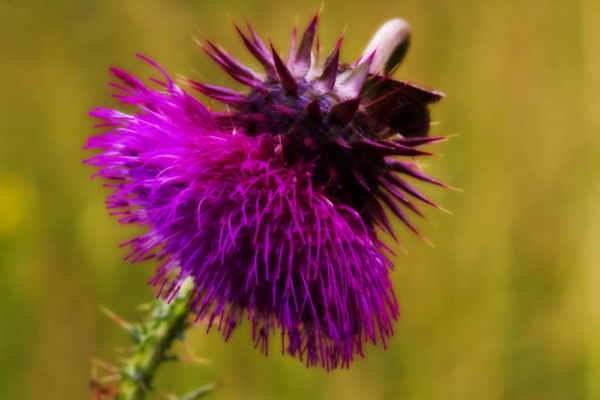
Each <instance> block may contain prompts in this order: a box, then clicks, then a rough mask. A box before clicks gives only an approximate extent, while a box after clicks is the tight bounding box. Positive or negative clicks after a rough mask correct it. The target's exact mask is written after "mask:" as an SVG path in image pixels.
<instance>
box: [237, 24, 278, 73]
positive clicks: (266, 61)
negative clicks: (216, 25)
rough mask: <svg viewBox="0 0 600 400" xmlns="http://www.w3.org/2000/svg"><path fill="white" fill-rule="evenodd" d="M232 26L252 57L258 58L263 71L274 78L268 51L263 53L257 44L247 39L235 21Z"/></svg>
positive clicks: (273, 68) (273, 69)
mask: <svg viewBox="0 0 600 400" xmlns="http://www.w3.org/2000/svg"><path fill="white" fill-rule="evenodd" d="M233 26H234V27H235V29H236V30H237V32H238V33H239V35H240V37H241V38H242V41H243V42H244V45H245V46H246V48H247V49H248V51H249V52H250V53H251V54H252V56H254V58H256V59H257V60H258V62H259V63H261V65H262V66H263V68H264V69H265V72H266V73H267V76H268V77H269V78H275V76H276V73H275V67H274V66H273V62H272V61H271V55H270V54H269V53H263V51H262V50H261V49H260V48H259V46H257V45H256V44H254V43H252V42H251V41H250V39H248V38H247V37H246V35H244V33H243V32H242V31H241V30H240V28H238V26H237V25H236V24H235V23H234V24H233Z"/></svg>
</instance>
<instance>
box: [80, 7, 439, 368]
mask: <svg viewBox="0 0 600 400" xmlns="http://www.w3.org/2000/svg"><path fill="white" fill-rule="evenodd" d="M317 19H318V15H317V17H315V18H314V19H313V21H312V22H311V23H310V25H309V27H308V29H307V30H306V32H305V33H304V35H303V37H302V39H301V40H300V42H299V44H298V45H296V40H295V34H294V38H293V41H292V48H291V51H290V56H289V58H288V60H287V62H284V61H283V60H282V58H281V57H280V56H279V55H278V53H277V52H276V51H275V50H274V49H273V47H272V46H270V47H271V49H270V50H269V49H268V48H267V46H266V45H265V44H264V43H263V42H262V41H261V40H260V39H259V38H258V36H257V35H256V33H255V32H254V31H253V30H252V28H251V27H250V26H248V29H249V36H250V37H248V36H247V35H245V34H244V33H242V31H241V30H240V29H239V28H237V27H236V29H237V31H238V32H239V34H240V36H241V38H242V40H243V42H244V44H245V45H246V47H247V48H248V50H249V51H250V52H251V53H252V55H253V56H254V57H255V58H256V59H257V60H258V61H259V62H260V64H261V65H262V66H263V68H264V74H259V73H257V72H255V71H254V70H251V69H249V68H247V67H246V66H244V65H242V64H241V63H239V62H238V61H236V60H235V59H234V58H232V57H231V56H229V55H228V54H227V53H226V52H225V51H224V50H222V49H221V48H220V47H218V46H216V45H214V44H212V43H211V42H210V41H207V44H208V47H210V49H209V48H207V47H205V46H204V45H202V44H201V46H202V48H203V49H204V50H205V51H206V52H207V54H208V55H209V56H210V57H212V58H213V59H214V60H215V61H216V62H217V64H218V65H219V66H221V68H223V69H224V70H225V71H226V72H227V73H229V74H230V75H231V76H232V77H233V78H234V79H236V80H237V81H239V82H241V83H243V84H244V85H246V86H247V87H248V88H249V90H248V92H247V93H239V92H236V91H233V90H231V89H226V88H221V87H216V86H210V85H207V84H204V83H200V82H196V81H192V80H188V81H187V83H188V84H189V85H190V86H191V87H192V88H194V89H196V90H198V91H200V92H201V93H202V94H204V95H206V96H208V97H210V98H212V99H214V100H217V101H220V102H222V103H225V104H226V105H227V110H228V112H227V113H218V112H214V111H210V110H209V109H207V108H206V107H205V106H204V105H203V104H202V103H201V102H199V101H198V100H197V99H195V98H194V97H192V96H191V95H190V94H188V93H186V92H185V91H183V90H182V89H180V88H179V87H178V86H177V85H176V84H175V83H174V82H173V81H172V80H171V78H170V77H169V76H168V75H167V74H166V73H165V77H166V81H165V82H159V83H160V84H161V85H162V86H163V87H162V89H161V90H155V89H152V88H149V87H147V86H146V85H144V84H143V83H142V82H141V81H139V80H138V79H136V78H134V77H133V76H131V75H129V74H127V73H125V72H123V71H121V70H118V69H112V72H113V74H115V75H116V76H117V77H118V78H120V79H121V80H122V81H123V82H124V83H125V85H126V86H125V87H120V86H119V88H120V89H121V90H122V91H123V93H122V94H120V95H119V96H118V97H119V98H120V100H121V102H122V103H128V104H133V105H135V106H137V107H138V108H139V112H138V113H137V114H134V115H132V114H125V113H122V112H119V111H116V110H111V109H102V108H97V109H95V110H94V111H92V112H91V113H90V114H91V115H93V116H96V117H99V118H101V119H103V120H105V121H106V124H103V125H111V126H116V128H115V129H114V130H112V131H110V132H108V133H106V134H103V135H101V136H97V137H94V138H91V139H90V140H89V142H88V147H92V148H99V149H101V153H100V154H99V155H97V156H95V157H92V158H91V159H89V160H87V162H88V163H89V164H92V165H95V166H98V167H100V171H99V173H98V174H99V175H100V176H102V177H104V178H107V179H110V180H113V181H114V182H115V184H114V185H112V186H114V188H115V193H114V194H112V195H110V196H109V200H108V204H109V208H111V209H112V208H114V209H117V210H118V211H117V212H116V214H121V215H123V218H122V219H121V222H122V223H137V224H139V225H144V226H148V231H147V233H146V234H145V235H143V236H141V237H138V238H136V239H134V240H133V241H131V242H130V243H131V244H132V245H133V246H134V251H133V252H132V253H131V255H130V256H129V257H131V258H132V260H133V261H139V260H144V259H148V258H158V259H161V260H163V262H162V266H161V267H160V268H159V270H158V273H157V275H156V278H155V279H154V280H153V281H152V282H153V283H154V284H161V286H164V285H165V283H166V282H167V281H168V280H169V278H170V276H171V275H172V273H173V272H175V274H174V276H173V277H172V278H174V279H173V282H174V283H173V286H172V290H171V291H170V293H175V292H176V291H177V285H178V284H179V283H180V282H182V281H183V279H185V278H187V277H190V276H191V277H193V279H194V281H195V284H196V291H195V295H194V296H193V299H192V305H193V308H194V310H195V311H196V312H197V313H198V316H199V317H207V318H208V319H209V321H210V324H211V325H212V324H213V323H217V324H218V326H219V329H220V330H222V331H223V333H224V335H225V337H226V338H229V336H230V334H231V332H232V331H233V330H234V328H235V327H236V326H237V325H239V324H240V323H241V322H242V321H243V320H244V319H248V320H250V321H251V323H252V326H253V335H254V338H255V340H256V344H257V346H259V345H260V346H261V348H262V350H263V351H264V352H265V353H266V352H267V349H268V339H269V337H271V336H272V335H273V334H280V335H281V336H282V341H283V343H282V345H283V346H284V347H283V349H284V351H287V352H288V353H289V354H291V355H292V356H298V357H299V358H301V359H304V360H305V361H306V363H307V365H316V364H318V363H320V364H321V365H323V366H324V367H326V368H328V369H329V368H335V367H337V366H340V365H341V366H348V365H349V363H350V361H351V360H352V359H353V356H354V354H359V355H361V356H362V354H363V347H362V346H363V343H364V342H366V341H371V342H373V343H376V341H377V340H378V339H379V338H381V340H382V341H385V338H387V337H389V336H390V335H391V334H392V333H393V330H392V320H395V319H396V318H397V317H398V305H397V302H396V299H395V296H394V292H393V290H392V286H391V283H390V280H389V276H388V271H389V270H390V269H391V267H392V265H391V263H390V261H389V260H388V259H387V258H386V256H385V255H384V251H385V250H387V249H386V248H385V246H384V245H383V244H382V243H381V242H380V241H379V240H378V238H377V236H376V228H377V227H379V228H381V230H385V231H388V232H389V233H390V234H391V235H393V236H394V238H395V235H394V233H393V232H392V229H391V224H390V222H389V219H388V216H387V215H386V213H385V211H384V208H383V207H382V204H385V205H386V206H387V207H388V208H389V209H390V211H391V212H392V213H393V214H394V215H396V216H397V217H398V218H400V219H401V220H402V221H403V222H404V223H405V224H406V225H407V226H408V227H409V228H410V229H412V230H413V231H415V232H417V231H416V229H415V228H414V226H413V225H412V223H411V222H410V221H409V220H408V218H407V217H406V215H405V211H404V210H406V209H408V210H411V211H412V212H415V213H417V214H419V215H422V214H421V211H420V209H419V208H418V207H417V205H415V204H414V203H413V200H412V199H411V198H415V199H417V200H420V201H422V202H425V203H428V204H430V205H434V204H433V203H432V202H431V201H429V200H428V199H427V198H425V197H424V196H423V195H422V194H420V193H419V192H418V191H417V190H416V189H414V188H413V187H412V186H411V185H409V184H408V183H407V182H406V181H405V180H404V179H403V178H402V177H401V175H399V174H398V173H400V174H403V175H407V176H410V177H412V178H416V179H419V180H422V181H427V182H431V183H434V184H438V185H441V186H443V185H442V184H441V183H439V182H437V181H435V180H433V179H431V178H429V177H428V176H426V175H425V174H423V173H422V172H420V171H419V170H418V169H417V168H415V167H414V166H413V164H411V163H409V162H406V161H403V160H402V159H398V156H400V157H402V156H404V157H415V156H422V155H429V154H430V153H427V152H424V151H422V150H420V149H418V148H419V147H420V146H422V145H425V144H428V143H431V142H435V141H439V140H440V139H441V138H430V137H427V132H428V129H429V111H428V108H427V106H428V104H429V103H432V102H435V101H437V100H439V99H440V98H441V96H442V94H441V93H438V92H435V91H431V90H426V89H423V88H420V87H417V86H414V85H411V84H408V83H406V82H401V81H396V80H393V79H391V78H390V76H389V72H390V71H391V70H392V68H393V67H394V65H395V64H396V63H397V62H399V61H400V59H401V58H402V56H403V53H404V52H405V51H406V45H407V38H408V30H407V29H408V28H407V25H406V24H405V23H404V22H403V21H401V20H394V21H392V22H390V23H388V24H386V25H385V26H384V28H385V29H384V30H383V32H384V33H386V32H387V34H385V35H383V37H384V39H386V40H385V41H382V39H381V37H382V34H381V32H380V33H379V34H378V35H379V39H377V38H378V36H377V35H376V37H375V39H374V40H375V42H376V43H375V45H377V44H379V46H375V47H377V49H375V50H374V51H370V50H369V53H368V54H366V55H365V56H364V57H362V58H361V59H360V60H359V61H357V62H356V63H355V64H354V65H346V64H342V63H340V62H339V51H340V45H341V39H340V41H339V42H338V44H337V45H336V46H335V48H334V49H333V51H332V52H331V53H330V54H329V55H328V56H327V57H326V58H325V59H324V60H323V61H321V60H320V57H319V48H318V47H319V46H318V42H317V48H316V49H315V48H314V46H313V42H314V38H315V32H316V24H317ZM390 32H391V37H390ZM390 43H391V44H390ZM370 47H374V45H373V43H372V45H371V46H370ZM377 51H379V53H377ZM146 60H147V59H146ZM147 61H148V62H150V63H152V64H153V65H155V66H156V67H157V68H159V69H160V67H158V66H157V65H156V64H154V63H153V62H151V61H150V60H147ZM161 71H162V70H161ZM380 72H385V73H386V75H380ZM155 82H158V81H155ZM231 110H233V111H231ZM434 206H435V205H434Z"/></svg>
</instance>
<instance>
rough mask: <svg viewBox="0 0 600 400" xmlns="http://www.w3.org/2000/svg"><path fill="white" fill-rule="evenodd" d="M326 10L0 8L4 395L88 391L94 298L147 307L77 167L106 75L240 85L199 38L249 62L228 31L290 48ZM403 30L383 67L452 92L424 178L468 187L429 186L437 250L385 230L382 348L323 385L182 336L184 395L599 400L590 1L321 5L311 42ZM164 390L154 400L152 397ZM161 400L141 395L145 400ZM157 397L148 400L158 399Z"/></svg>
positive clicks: (0, 379) (347, 47)
mask: <svg viewBox="0 0 600 400" xmlns="http://www.w3.org/2000/svg"><path fill="white" fill-rule="evenodd" d="M319 5H320V0H306V1H302V2H296V3H292V2H287V1H283V0H277V1H275V0H248V1H244V0H186V1H184V0H172V1H166V0H163V1H159V0H146V1H123V0H102V1H99V0H98V1H83V0H81V1H75V0H71V1H68V0H54V1H35V0H1V1H0V15H1V16H2V18H1V19H2V22H1V23H0V398H1V399H7V400H13V399H15V400H16V399H28V400H30V399H50V400H52V399H57V400H70V399H86V398H90V394H89V387H88V385H89V379H90V371H91V368H90V363H89V357H90V356H94V357H97V358H100V359H104V360H107V361H111V362H113V361H114V360H115V358H116V355H115V353H114V352H113V348H114V347H117V346H124V345H126V344H127V343H128V339H127V337H126V335H125V333H124V332H122V331H121V330H120V329H119V328H118V327H117V326H116V325H114V324H113V323H112V322H111V321H110V320H109V319H108V318H106V317H105V316H104V315H103V314H101V313H100V311H99V309H98V306H99V305H100V304H102V305H105V306H107V307H109V308H110V309H112V310H114V311H115V312H117V313H118V314H121V315H122V316H124V317H126V318H130V319H135V318H136V316H139V315H141V314H140V312H139V311H136V310H135V306H136V305H138V304H140V303H144V302H147V301H148V300H149V299H150V298H152V296H153V292H152V290H151V289H150V288H149V287H147V286H146V285H145V283H146V282H147V281H148V280H149V278H150V277H151V276H152V273H153V271H154V269H155V268H156V265H154V264H152V263H148V264H145V265H144V264H141V265H133V266H132V265H130V264H128V263H126V262H123V261H122V259H123V257H124V256H125V255H126V254H127V253H128V251H127V249H123V248H121V249H120V248H118V244H119V243H121V242H123V241H125V240H127V239H129V238H131V237H132V236H133V235H135V234H136V233H137V232H138V231H137V229H136V228H134V227H125V228H123V227H119V226H118V224H117V222H116V219H115V218H111V217H108V216H107V212H106V211H105V209H104V204H103V200H104V197H105V196H106V194H107V193H108V191H107V189H105V188H102V187H101V182H100V181H97V180H94V181H92V180H90V179H89V176H90V175H91V174H92V173H93V170H92V169H91V168H90V167H88V166H85V165H82V163H81V161H82V160H83V159H84V158H86V157H89V156H90V155H91V153H90V152H86V151H83V150H81V147H82V146H83V145H84V144H85V142H86V138H87V137H88V136H90V135H91V134H93V133H94V130H93V128H92V125H93V123H94V121H93V120H92V119H91V118H90V117H88V116H87V111H88V110H89V109H91V108H92V107H94V106H116V104H117V103H116V101H115V100H114V99H111V98H110V94H111V93H112V92H113V90H112V89H110V88H109V87H108V86H107V85H106V82H107V81H108V80H110V77H109V74H108V67H110V66H120V67H123V68H125V69H127V70H129V71H132V72H134V73H135V74H136V75H138V76H140V77H144V78H145V77H150V76H156V75H157V74H156V72H155V71H154V70H152V69H151V68H149V67H148V66H147V65H146V64H145V63H144V62H142V61H141V60H139V59H137V58H136V57H134V54H135V53H141V54H144V55H146V56H149V57H151V58H153V59H154V60H156V61H157V62H159V63H160V64H161V65H162V66H163V67H165V68H166V69H167V70H168V71H169V72H170V73H172V74H174V75H175V74H177V73H181V74H183V75H186V76H190V77H194V76H195V77H198V76H201V77H202V78H203V79H205V80H206V81H210V82H214V83H216V84H223V85H229V86H231V87H237V85H236V84H235V83H234V82H232V81H231V80H230V79H228V77H227V76H226V75H225V74H224V73H222V72H221V71H219V70H218V68H217V67H215V66H214V65H213V64H212V63H211V62H210V61H209V60H208V58H207V57H206V56H205V55H204V54H203V53H202V52H201V51H200V50H199V49H198V48H197V46H196V45H195V43H194V41H193V40H192V35H198V33H197V31H198V29H200V30H201V31H202V32H204V33H205V34H207V35H209V36H210V37H211V38H213V39H215V40H216V41H217V42H219V43H220V44H222V45H223V46H225V47H226V48H227V49H228V50H229V51H230V53H232V54H235V55H239V57H240V58H241V59H242V60H244V61H246V62H250V57H249V56H248V55H247V52H246V51H245V50H244V49H243V48H242V44H241V41H240V40H239V38H238V37H236V36H235V34H234V30H233V28H232V26H231V24H230V22H229V17H228V15H227V14H230V15H231V16H232V17H233V19H234V20H236V21H238V22H242V21H243V16H244V15H245V16H247V17H248V18H249V19H250V20H251V21H252V22H253V23H254V25H255V27H256V28H257V30H258V31H259V32H260V33H262V34H263V37H266V35H267V34H268V35H269V36H270V37H271V38H272V40H273V42H274V44H275V46H276V47H277V48H279V49H281V50H284V49H287V46H288V42H289V37H290V33H291V29H292V25H293V22H294V19H295V18H296V17H298V21H299V26H300V28H304V27H305V26H306V25H307V23H308V21H309V20H310V18H311V17H312V15H313V14H314V13H315V12H316V10H317V9H318V7H319ZM392 17H403V18H405V19H406V20H408V21H409V23H410V24H411V26H412V28H413V41H412V46H411V49H410V52H409V54H408V57H407V59H406V60H405V62H404V64H403V65H402V67H401V68H400V70H399V71H398V72H397V73H396V76H397V77H399V78H403V79H409V80H411V81H412V82H414V83H418V84H421V85H424V86H429V87H433V88H436V89H439V90H442V91H444V92H446V93H447V95H448V97H447V98H446V99H444V101H443V102H441V103H440V104H438V105H435V106H434V107H433V119H434V120H436V121H441V124H439V125H436V126H435V127H434V129H433V132H434V134H439V135H451V134H458V136H457V137H455V138H453V139H452V140H450V141H449V142H446V143H444V144H440V145H437V146H436V147H435V148H434V149H432V150H434V151H436V152H439V153H443V154H445V155H446V156H445V157H437V158H432V159H429V160H428V166H427V171H428V172H429V173H430V174H431V175H433V176H434V177H437V178H439V179H440V180H442V181H444V182H447V183H449V184H451V185H453V186H456V187H460V188H462V189H463V190H464V192H462V193H459V192H451V191H444V190H441V189H438V188H429V187H423V190H424V191H425V192H426V193H427V194H429V195H431V197H432V198H433V199H435V200H436V201H437V202H438V203H440V204H441V205H442V206H444V207H445V208H447V209H450V210H451V211H452V212H453V215H447V214H444V213H440V212H438V211H436V210H434V209H432V210H428V211H430V212H429V213H428V216H429V217H430V218H431V220H432V221H435V224H433V223H426V222H419V227H420V228H421V229H422V231H423V232H424V233H425V235H426V236H427V237H428V238H429V239H430V240H431V241H432V242H433V243H434V244H435V247H433V248H432V247H429V246H428V245H426V244H425V243H424V242H422V241H420V240H418V239H416V238H415V237H413V236H411V235H409V233H408V232H407V231H406V229H404V228H402V227H399V229H400V230H401V234H402V240H403V241H404V243H405V247H406V248H407V249H408V250H409V251H408V254H404V253H402V252H400V253H398V254H399V255H398V257H397V258H396V259H395V264H396V265H397V269H396V271H395V272H394V273H393V281H394V285H395V287H396V291H397V294H398V296H399V299H400V302H401V306H402V310H403V314H402V318H401V320H400V321H399V322H398V323H397V324H396V335H395V337H394V338H393V340H390V341H389V348H388V350H387V351H384V350H383V349H382V348H381V347H376V348H374V347H369V348H368V350H367V357H366V358H365V359H359V360H357V361H356V362H355V363H354V364H353V365H352V367H351V368H350V370H337V371H333V372H330V373H326V372H325V371H322V370H320V369H309V370H307V369H305V368H304V366H303V364H302V363H300V362H298V361H297V360H294V359H290V358H288V357H282V356H281V355H280V354H278V352H277V351H275V350H276V349H277V345H276V344H275V343H272V345H273V347H272V354H271V355H270V356H269V357H268V358H267V357H264V356H263V355H261V354H260V353H259V352H258V351H255V350H253V349H252V342H251V339H250V333H249V329H248V328H249V327H248V324H246V326H244V327H242V328H241V329H239V330H238V331H237V332H236V334H235V335H234V336H233V338H232V340H231V341H230V342H229V343H227V344H224V343H223V341H222V337H221V336H220V334H219V333H218V332H217V331H213V332H211V333H210V334H209V335H205V334H204V332H203V331H204V329H202V328H200V329H195V330H193V331H191V333H190V335H189V341H190V343H191V345H192V347H193V348H194V349H195V351H196V353H197V354H198V355H200V356H202V357H206V358H209V359H210V360H211V361H212V364H211V365H209V366H192V365H178V364H172V365H167V366H165V367H164V368H163V369H162V370H161V372H160V375H159V376H158V379H157V381H156V383H157V386H159V387H162V388H164V389H170V388H175V389H177V391H178V392H179V393H183V392H184V391H185V390H190V389H192V388H194V387H197V386H199V385H202V384H205V383H209V382H213V381H216V380H221V379H227V382H226V384H225V385H224V386H223V387H222V388H221V389H219V390H218V391H217V392H215V393H214V394H212V395H211V396H212V397H211V398H212V399H215V400H218V399H348V400H351V399H403V400H415V399H490V400H494V399H523V400H533V399H599V398H600V294H599V293H600V168H599V167H600V45H599V43H600V23H599V21H600V2H598V1H597V0H556V1H548V0H526V1H523V0H486V1H479V0H459V1H456V0H400V1H398V0H393V1H392V0H377V1H364V0H328V1H327V2H326V6H325V9H324V12H323V14H322V20H321V21H322V23H321V27H320V36H321V43H322V44H323V45H324V47H325V48H329V47H330V46H333V45H334V43H335V41H336V40H337V38H338V36H339V35H340V34H341V32H342V31H343V29H344V27H347V33H346V40H345V42H344V46H343V49H342V58H343V59H345V60H346V61H353V60H355V59H356V58H357V57H358V56H359V55H360V54H361V52H362V50H363V48H364V46H366V44H367V43H368V41H369V39H370V37H371V35H372V34H373V33H374V32H375V31H376V29H377V27H378V26H379V25H380V24H382V23H383V22H385V21H386V20H387V19H389V18H392ZM155 398H156V397H155ZM155 398H154V399H155ZM151 399H152V397H151Z"/></svg>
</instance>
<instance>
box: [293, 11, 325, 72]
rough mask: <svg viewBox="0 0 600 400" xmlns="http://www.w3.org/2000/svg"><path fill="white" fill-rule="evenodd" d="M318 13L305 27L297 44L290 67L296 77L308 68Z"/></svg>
mask: <svg viewBox="0 0 600 400" xmlns="http://www.w3.org/2000/svg"><path fill="white" fill-rule="evenodd" d="M319 13H320V11H319ZM319 13H317V15H315V17H314V18H313V20H312V21H311V22H310V24H309V25H308V28H306V31H305V32H304V35H303V36H302V40H301V41H300V46H298V52H297V53H296V57H295V60H294V63H293V67H292V70H293V72H294V74H295V75H296V76H298V77H303V76H305V75H306V73H307V72H308V70H309V68H310V55H311V49H312V46H313V42H314V39H315V32H316V30H317V22H318V21H319Z"/></svg>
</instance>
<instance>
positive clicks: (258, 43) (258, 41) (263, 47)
mask: <svg viewBox="0 0 600 400" xmlns="http://www.w3.org/2000/svg"><path fill="white" fill-rule="evenodd" d="M246 26H247V27H248V32H250V35H251V36H252V40H253V41H254V44H255V45H256V47H258V49H259V50H260V51H261V52H263V53H264V54H269V49H267V46H266V45H265V43H264V42H263V41H262V40H261V39H260V37H259V36H258V35H257V34H256V32H255V31H254V29H253V28H252V25H250V22H248V20H246Z"/></svg>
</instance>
